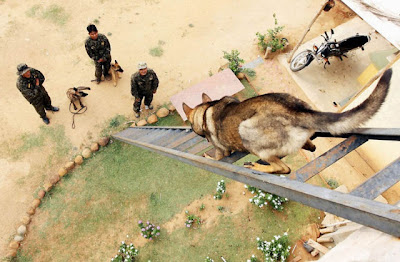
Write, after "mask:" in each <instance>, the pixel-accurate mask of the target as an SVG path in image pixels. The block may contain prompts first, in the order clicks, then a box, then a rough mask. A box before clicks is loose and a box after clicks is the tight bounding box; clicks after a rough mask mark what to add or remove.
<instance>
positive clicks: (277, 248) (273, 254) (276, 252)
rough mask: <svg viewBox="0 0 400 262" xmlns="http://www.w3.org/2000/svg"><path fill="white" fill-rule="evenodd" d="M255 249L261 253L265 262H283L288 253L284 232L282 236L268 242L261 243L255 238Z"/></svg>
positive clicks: (287, 241) (288, 247) (286, 236)
mask: <svg viewBox="0 0 400 262" xmlns="http://www.w3.org/2000/svg"><path fill="white" fill-rule="evenodd" d="M257 249H259V250H261V252H263V254H264V256H265V261H266V262H276V261H281V262H284V261H286V259H287V258H288V256H289V251H290V246H289V239H288V235H287V233H286V232H285V233H284V234H283V236H280V235H278V236H274V238H273V239H272V240H271V241H270V242H267V241H262V240H261V239H260V238H258V237H257Z"/></svg>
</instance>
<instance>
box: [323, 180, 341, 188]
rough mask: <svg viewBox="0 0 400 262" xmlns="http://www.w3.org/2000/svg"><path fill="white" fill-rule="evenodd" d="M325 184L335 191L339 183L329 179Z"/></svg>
mask: <svg viewBox="0 0 400 262" xmlns="http://www.w3.org/2000/svg"><path fill="white" fill-rule="evenodd" d="M326 183H327V184H328V185H329V186H330V187H331V188H332V189H336V188H338V187H339V183H338V181H336V180H335V179H333V178H330V179H329V180H328V181H326Z"/></svg>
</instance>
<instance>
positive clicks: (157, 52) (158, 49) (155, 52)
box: [149, 46, 164, 57]
mask: <svg viewBox="0 0 400 262" xmlns="http://www.w3.org/2000/svg"><path fill="white" fill-rule="evenodd" d="M163 53H164V50H163V49H162V47H161V46H157V47H154V48H151V49H150V51H149V54H150V55H151V56H157V57H160V56H162V55H163Z"/></svg>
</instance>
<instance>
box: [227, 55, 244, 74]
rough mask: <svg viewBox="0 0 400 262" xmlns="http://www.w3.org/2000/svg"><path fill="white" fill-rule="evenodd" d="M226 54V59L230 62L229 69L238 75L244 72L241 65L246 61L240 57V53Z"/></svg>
mask: <svg viewBox="0 0 400 262" xmlns="http://www.w3.org/2000/svg"><path fill="white" fill-rule="evenodd" d="M223 52H224V58H225V59H226V60H228V61H229V68H230V69H231V70H232V72H233V73H234V74H235V75H236V74H238V73H240V72H242V70H243V69H242V66H241V64H242V63H244V60H243V59H241V58H240V57H239V55H240V53H239V51H238V50H232V51H231V53H228V52H225V51H223Z"/></svg>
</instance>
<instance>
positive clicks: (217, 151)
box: [203, 148, 229, 160]
mask: <svg viewBox="0 0 400 262" xmlns="http://www.w3.org/2000/svg"><path fill="white" fill-rule="evenodd" d="M226 152H228V151H226ZM224 154H225V151H223V150H221V149H219V148H215V157H212V156H210V155H208V154H207V153H204V154H203V156H204V157H205V158H208V159H212V160H221V159H222V158H224ZM228 156H229V155H228Z"/></svg>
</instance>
